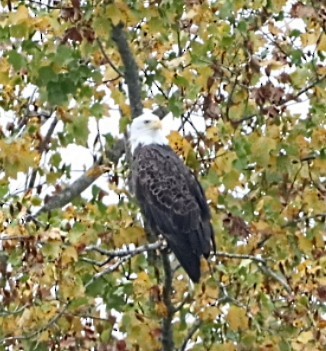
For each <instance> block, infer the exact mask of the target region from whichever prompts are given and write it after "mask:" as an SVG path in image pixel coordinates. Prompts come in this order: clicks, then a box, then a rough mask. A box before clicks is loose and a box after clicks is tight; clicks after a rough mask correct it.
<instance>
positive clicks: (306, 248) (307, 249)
mask: <svg viewBox="0 0 326 351" xmlns="http://www.w3.org/2000/svg"><path fill="white" fill-rule="evenodd" d="M298 241H299V248H300V250H301V251H303V252H304V253H305V254H309V253H311V250H312V249H313V245H312V242H311V241H310V240H309V239H307V238H306V237H305V236H303V235H302V234H298Z"/></svg>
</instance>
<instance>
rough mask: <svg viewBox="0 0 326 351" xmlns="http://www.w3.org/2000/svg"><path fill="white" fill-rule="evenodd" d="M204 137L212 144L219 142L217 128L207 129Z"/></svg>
mask: <svg viewBox="0 0 326 351" xmlns="http://www.w3.org/2000/svg"><path fill="white" fill-rule="evenodd" d="M206 137H207V139H208V140H212V141H214V142H217V141H219V139H220V138H219V135H218V129H217V127H209V128H207V130H206Z"/></svg>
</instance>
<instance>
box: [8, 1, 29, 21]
mask: <svg viewBox="0 0 326 351" xmlns="http://www.w3.org/2000/svg"><path fill="white" fill-rule="evenodd" d="M29 19H30V16H29V13H28V9H27V7H26V6H24V5H21V6H19V7H18V9H17V11H16V12H10V14H9V16H8V21H9V23H10V24H14V25H16V24H20V23H23V22H26V21H28V20H29Z"/></svg>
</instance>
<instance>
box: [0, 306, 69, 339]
mask: <svg viewBox="0 0 326 351" xmlns="http://www.w3.org/2000/svg"><path fill="white" fill-rule="evenodd" d="M68 306H69V304H68V303H67V304H65V305H64V306H63V308H62V310H61V311H60V312H59V313H58V314H57V315H56V316H55V317H53V318H52V319H51V320H50V321H49V322H48V323H47V324H46V325H44V326H43V327H41V328H39V329H38V330H36V331H34V332H32V333H30V334H26V335H19V336H9V337H7V338H3V339H0V343H1V344H3V343H5V342H8V341H16V340H28V339H32V338H34V336H36V335H38V334H41V333H42V332H44V331H45V330H47V329H49V328H50V327H52V325H53V324H55V323H56V322H57V321H58V320H59V319H60V318H61V317H62V315H63V314H64V313H65V311H66V310H67V308H68Z"/></svg>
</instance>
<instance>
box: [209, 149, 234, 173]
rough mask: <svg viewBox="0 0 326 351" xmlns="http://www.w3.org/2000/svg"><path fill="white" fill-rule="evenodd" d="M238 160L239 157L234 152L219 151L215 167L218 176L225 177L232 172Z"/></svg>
mask: <svg viewBox="0 0 326 351" xmlns="http://www.w3.org/2000/svg"><path fill="white" fill-rule="evenodd" d="M236 159H237V155H236V153H235V152H233V151H225V150H221V151H219V154H218V155H217V157H216V159H215V162H214V165H213V167H214V169H215V170H216V173H217V175H223V174H226V173H228V172H230V171H231V169H232V168H233V161H234V160H236Z"/></svg>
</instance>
